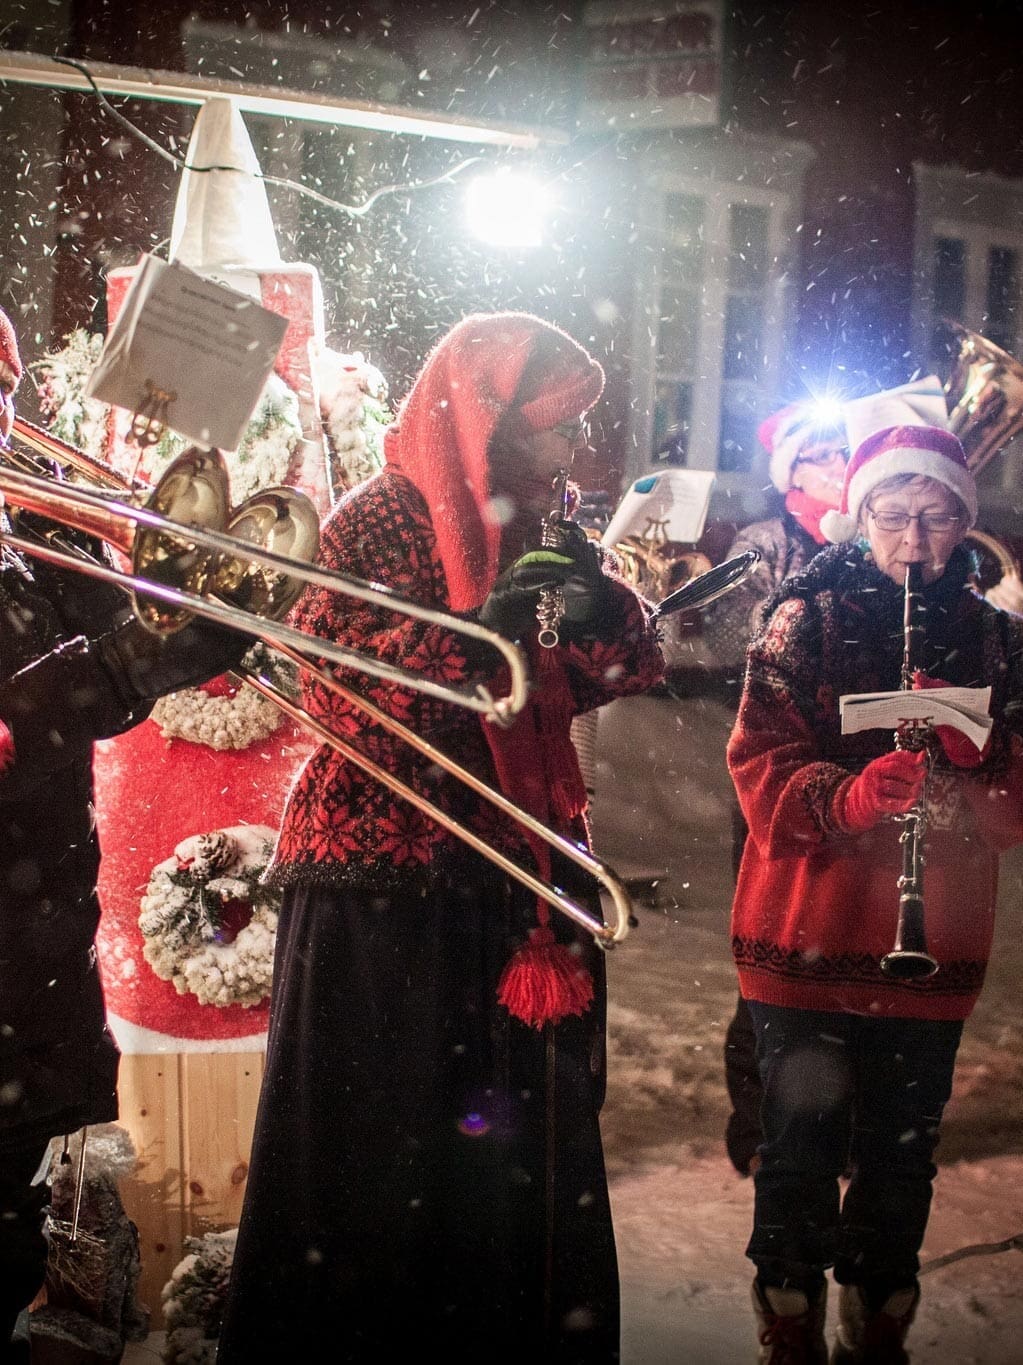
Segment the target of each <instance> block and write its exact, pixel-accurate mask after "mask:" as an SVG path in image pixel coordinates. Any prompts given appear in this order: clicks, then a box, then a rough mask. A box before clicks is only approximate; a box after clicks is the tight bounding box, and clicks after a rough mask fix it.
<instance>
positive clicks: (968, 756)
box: [913, 671, 991, 768]
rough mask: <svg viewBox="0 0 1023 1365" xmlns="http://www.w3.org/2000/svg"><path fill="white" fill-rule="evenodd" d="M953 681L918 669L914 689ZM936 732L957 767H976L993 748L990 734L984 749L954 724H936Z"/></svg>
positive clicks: (924, 688) (947, 685) (950, 761)
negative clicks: (930, 676) (929, 675)
mask: <svg viewBox="0 0 1023 1365" xmlns="http://www.w3.org/2000/svg"><path fill="white" fill-rule="evenodd" d="M951 686H952V684H951V683H947V682H943V681H942V679H941V678H929V677H928V676H927V674H926V673H921V672H919V671H917V672H916V673H914V674H913V691H914V692H921V691H924V690H926V689H927V688H928V687H951ZM934 733H935V734H936V735H937V736H938V739H939V740H940V742H941V747H942V748H943V749H944V750H945V757H946V758H947V759H948V761H949V763H951V764H952V765H953V766H954V767H956V768H976V766H977V765H978V763H983V761H984V759H985V758H987V755H988V750H989V749H990V748H991V736H990V735H988V737H987V741H986V742H985V744H984V747H983V749H978V748H977V746H976V744H974V742H973V740H972V739H970V738H969V736H967V735H964V734H963V733H962V731H961V730H957V729H956V728H955V726H954V725H936V726H935V727H934Z"/></svg>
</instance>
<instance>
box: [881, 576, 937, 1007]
mask: <svg viewBox="0 0 1023 1365" xmlns="http://www.w3.org/2000/svg"><path fill="white" fill-rule="evenodd" d="M922 571H923V569H922V565H920V564H907V565H906V591H905V598H904V606H903V617H902V629H903V640H904V644H903V654H902V681H901V686H902V690H903V691H904V692H909V691H911V690H912V687H913V675H914V673H915V672H916V671H917V670H918V669H919V668H921V667H922V664H923V658H922V654H923V648H922V646H923V643H924V640H925V638H926V635H925V632H926V629H927V627H926V616H925V610H926V609H925V607H924V600H923V591H922V586H923V585H922ZM930 739H931V731H930V727H929V726H927V725H917V724H907V725H905V726H902V727H900V728H899V730H897V731H896V733H895V744H896V747H897V748H900V749H916V750H919V749H922V748H927V747H928V745H929V743H930ZM929 762H930V759H929V756H928V765H929ZM896 819H898V820H900V821H901V822H902V826H903V828H902V833H901V834H900V835H899V843H900V845H901V846H902V875H901V876H900V877H899V881H898V887H899V918H898V924H897V927H896V931H895V943H894V945H893V947H892V950H891V952H890V953H886V954H885V956H884V957H883V958H882V959H881V970H882V972H884V973H885V975H886V976H890V977H892V978H893V979H894V980H896V981H918V980H920V979H922V978H924V977H928V976H933V975H934V973H935V972H936V971H937V970H938V964H937V962H936V961H935V959H934V958H933V957H931V955H930V953H929V952H928V951H927V938H926V934H925V932H924V870H923V869H924V856H923V841H924V831H925V829H926V827H927V783H926V780H925V782H924V789H923V792H922V793H921V795H920V797H919V799H918V800H917V801H916V802H915V804H914V805H913V806H912V807H911V808H910V809H909V810H908V811H906V813H905V815H900V816H897V817H896Z"/></svg>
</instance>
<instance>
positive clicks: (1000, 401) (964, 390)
mask: <svg viewBox="0 0 1023 1365" xmlns="http://www.w3.org/2000/svg"><path fill="white" fill-rule="evenodd" d="M944 326H945V327H947V328H948V330H949V331H950V332H951V333H952V335H953V337H954V338H955V351H954V353H953V358H952V368H951V370H950V372H949V376H948V379H947V380H946V381H945V385H944V388H945V406H946V408H947V409H948V424H949V428H950V430H951V431H952V432H953V433H954V434H955V435H956V436H958V437H959V439H960V441H961V442H962V445H963V449H964V450H965V451H966V460H967V463H968V464H969V466H970V469H971V470H972V472H973V475H974V477H976V476H977V474H978V473H979V472H980V470H982V469H983V468H984V466H985V465H986V464H987V463H988V461H989V460H991V459H993V458H994V456H995V455H997V454H998V452H999V451H1000V450H1003V449H1004V448H1005V447H1006V446H1007V445H1008V444H1009V442H1010V441H1011V440H1012V438H1013V437H1014V436H1016V435H1018V434H1019V432H1020V431H1023V365H1021V364H1020V363H1019V361H1018V360H1015V359H1014V358H1013V357H1012V356H1011V355H1009V353H1008V351H1003V350H1002V348H1001V347H1000V346H996V345H995V344H994V342H993V341H988V340H987V339H986V338H985V337H982V336H980V335H978V333H976V332H971V331H970V330H969V328H968V327H963V326H962V325H961V324H960V323H958V322H951V321H949V320H945V321H944Z"/></svg>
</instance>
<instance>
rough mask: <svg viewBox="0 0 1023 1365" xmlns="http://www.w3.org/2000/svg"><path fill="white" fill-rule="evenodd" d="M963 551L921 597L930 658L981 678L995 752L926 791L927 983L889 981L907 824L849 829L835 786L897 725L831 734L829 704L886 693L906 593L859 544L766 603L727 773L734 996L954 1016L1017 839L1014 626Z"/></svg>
mask: <svg viewBox="0 0 1023 1365" xmlns="http://www.w3.org/2000/svg"><path fill="white" fill-rule="evenodd" d="M969 568H970V564H969V555H968V553H967V552H966V551H965V550H964V549H963V548H962V547H960V548H959V549H957V550H956V551H955V552H954V554H953V556H952V558H951V559H950V561H949V564H948V566H947V568H946V571H945V573H944V575H943V576H942V577H941V578H940V579H939V580H938V581H937V582H936V583H935V584H933V585H931V586H930V587H929V588H927V589H925V599H926V604H927V650H928V657H927V668H926V672H927V673H929V674H930V675H931V676H932V677H934V678H940V679H942V680H943V681H945V682H947V683H950V684H954V685H957V686H969V687H986V686H988V685H990V686H991V687H992V689H993V690H992V700H991V713H992V715H993V717H994V729H993V732H992V742H991V747H990V752H989V754H988V757H987V758H986V759H985V761H984V763H983V764H982V765H981V766H980V767H978V768H975V769H971V770H969V771H964V770H960V769H954V768H952V766H951V765H950V764H949V763H948V762H947V761H946V760H945V759H944V757H943V755H941V754H940V753H939V755H938V756H937V758H936V759H935V766H934V770H933V773H932V776H931V779H930V781H929V783H928V807H927V808H928V824H927V832H926V844H925V857H926V870H925V876H924V883H925V885H924V901H925V922H926V934H927V943H928V949H929V951H930V953H931V954H932V955H933V956H934V957H935V958H936V959H937V960H938V963H939V970H938V972H937V973H936V975H934V976H932V977H930V978H927V979H924V980H916V981H894V980H892V979H890V978H889V977H887V976H885V975H884V974H883V973H882V972H881V970H880V966H879V963H880V959H881V958H882V957H883V956H884V954H885V953H887V952H889V951H890V950H891V948H892V946H893V943H894V939H895V930H896V923H897V918H898V902H899V889H898V877H899V875H900V873H901V870H902V858H901V849H900V845H899V834H900V831H901V829H902V826H901V825H900V824H899V823H898V822H895V821H889V820H883V821H881V822H880V823H879V824H878V825H877V826H875V827H874V828H873V829H872V830H870V831H868V832H867V833H866V834H859V835H853V834H850V833H848V832H847V831H846V830H845V829H843V827H842V824H841V817H840V814H839V812H840V810H841V805H842V803H841V802H840V801H839V802H836V793H837V792H838V789H839V788H840V787H841V786H842V785H843V783H846V782H847V781H848V779H849V777H850V775H851V774H853V773H856V772H858V771H860V770H861V769H862V768H863V767H864V765H865V764H866V763H867V762H869V760H870V759H872V758H875V757H877V756H879V755H881V754H882V753H886V752H888V751H889V750H890V749H891V747H892V742H893V736H892V734H891V732H890V731H885V730H867V731H862V732H860V733H857V734H848V735H842V734H841V729H840V722H839V698H840V697H841V696H843V695H844V694H846V693H862V692H876V691H887V690H892V689H896V688H898V687H899V684H900V669H901V663H902V649H903V627H902V612H903V590H902V589H901V588H900V587H899V586H898V585H897V584H895V583H893V582H892V580H891V579H889V578H888V577H887V575H885V574H883V573H881V572H880V571H879V570H878V569H877V568H876V567H875V566H874V565H873V563H872V562H871V561H870V558H869V554H868V553H867V552H866V551H865V550H864V549H863V548H860V547H855V546H847V545H843V546H834V547H831V548H830V549H828V550H825V551H823V552H822V553H821V554H820V555H818V556H817V557H816V558H815V559H814V560H813V561H812V562H811V564H810V565H809V566H808V567H807V569H806V570H804V571H803V573H801V574H799V575H797V576H796V577H794V578H793V579H790V580H788V581H787V582H786V583H785V584H783V585H782V586H781V588H779V590H778V591H777V592H776V593H775V594H774V596H773V597H772V598H771V599H770V600H769V601H768V602H767V603H766V604H765V607H764V613H763V617H762V624H761V627H760V629H759V631H758V634H757V635H756V636H755V637H754V640H753V642H752V644H751V646H750V651H749V656H748V671H747V677H746V682H745V685H744V688H743V695H742V699H741V702H740V707H739V713H738V716H737V719H736V723H735V727H734V729H733V732H732V735H731V737H730V740H729V744H728V755H727V756H728V765H729V770H730V772H731V775H732V778H733V781H734V783H735V787H736V791H737V794H738V797H739V801H740V804H741V806H742V810H743V814H744V816H745V818H746V821H747V823H748V825H749V829H750V837H749V839H748V840H747V843H746V847H745V851H744V855H743V860H742V865H741V868H740V871H739V878H738V883H737V886H736V892H735V899H734V905H733V912H732V948H733V954H734V957H735V961H736V965H737V967H738V972H739V982H740V987H741V991H742V994H743V995H744V996H745V997H746V998H747V999H752V1000H759V1001H763V1002H765V1003H768V1004H774V1005H783V1006H788V1007H793V1008H803V1009H812V1010H837V1011H843V1012H848V1013H856V1014H872V1015H881V1016H885V1015H891V1016H897V1017H908V1018H919V1019H964V1018H966V1017H967V1016H968V1015H969V1013H970V1011H971V1009H972V1008H973V1005H974V1003H975V1001H976V999H977V996H978V994H979V992H980V989H981V986H982V984H983V979H984V972H985V968H986V965H987V960H988V955H989V952H990V948H991V939H992V932H993V923H994V911H995V899H996V892H997V884H998V855H999V853H1000V852H1001V851H1004V849H1006V848H1008V847H1011V846H1012V845H1014V844H1016V843H1019V842H1021V841H1023V619H1021V618H1019V617H1014V616H1010V615H1009V614H1008V613H1005V612H1001V611H998V610H997V609H995V608H993V607H991V606H990V605H989V604H988V603H986V602H985V601H984V600H983V599H982V598H980V597H979V596H977V595H976V593H974V592H973V591H972V590H971V588H970V586H969V583H968V576H969Z"/></svg>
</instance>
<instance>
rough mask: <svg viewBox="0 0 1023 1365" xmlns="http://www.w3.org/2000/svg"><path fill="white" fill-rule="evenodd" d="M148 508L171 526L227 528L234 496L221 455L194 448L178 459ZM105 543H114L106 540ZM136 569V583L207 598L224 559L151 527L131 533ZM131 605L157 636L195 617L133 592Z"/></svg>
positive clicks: (156, 599)
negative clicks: (141, 580) (145, 582)
mask: <svg viewBox="0 0 1023 1365" xmlns="http://www.w3.org/2000/svg"><path fill="white" fill-rule="evenodd" d="M145 506H146V508H147V510H148V511H150V512H156V513H158V514H159V515H160V516H162V517H166V518H167V520H168V521H176V522H179V523H180V524H182V525H185V526H195V527H197V528H200V529H203V528H205V529H206V530H210V531H222V530H223V529H224V527H225V526H226V525H227V519H228V515H229V509H230V492H229V483H228V473H227V465H226V464H225V463H224V457H223V455H221V453H220V451H219V450H208V451H202V450H199V449H198V448H197V447H196V446H189V448H188V449H187V450H186V451H184V452H183V453H182V454H181V455H179V456H178V458H177V459H176V460H173V461H172V462H171V464H170V465H169V466H168V468H167V470H166V472H165V473H164V475H163V477H162V478H161V479H160V482H159V483H158V484H157V485H156V487H155V488H154V489H153V492H152V493H151V494H150V496H149V498H148V499H147V501H146V503H145ZM103 539H105V540H106V539H109V537H108V536H105V535H104V536H103ZM131 540H132V544H131V564H132V573H133V574H134V575H135V577H136V578H147V579H149V580H150V581H151V582H154V583H162V584H165V585H166V586H168V587H173V588H179V589H182V590H186V591H188V592H191V593H194V594H195V595H196V596H198V597H205V596H206V595H207V593H208V592H209V591H210V589H211V585H212V584H213V583H214V581H215V579H216V575H217V573H218V571H219V569H220V566H221V563H222V561H223V556H221V555H219V554H217V553H216V552H215V551H211V550H209V549H200V547H199V546H197V545H194V544H192V545H190V544H187V543H185V542H183V541H182V540H181V539H180V537H178V536H174V535H170V534H168V533H167V532H165V531H160V530H156V529H155V528H152V527H148V526H139V527H136V528H135V530H134V532H133V533H132V537H131ZM132 606H133V607H134V609H135V612H136V614H137V615H138V618H139V620H140V621H141V622H142V624H143V625H144V626H145V627H146V628H147V629H148V630H151V631H152V632H153V634H154V635H169V634H173V632H175V631H178V630H181V628H182V627H183V626H185V625H187V623H188V622H189V621H190V620H191V619H192V617H193V616H194V614H195V613H194V612H192V611H190V610H189V609H188V608H187V607H178V606H171V605H170V604H169V603H168V602H161V601H160V600H159V599H158V598H154V597H147V596H146V595H144V594H142V593H139V592H137V591H134V590H133V591H132Z"/></svg>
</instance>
